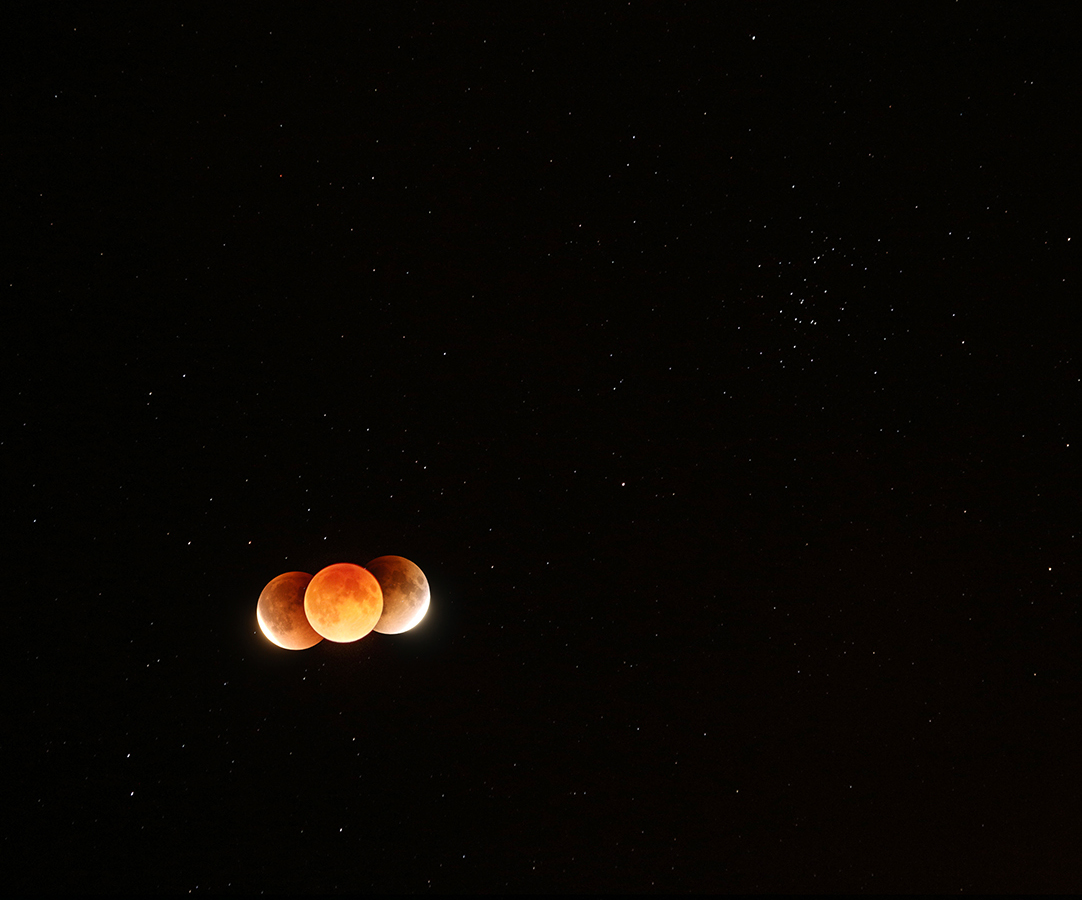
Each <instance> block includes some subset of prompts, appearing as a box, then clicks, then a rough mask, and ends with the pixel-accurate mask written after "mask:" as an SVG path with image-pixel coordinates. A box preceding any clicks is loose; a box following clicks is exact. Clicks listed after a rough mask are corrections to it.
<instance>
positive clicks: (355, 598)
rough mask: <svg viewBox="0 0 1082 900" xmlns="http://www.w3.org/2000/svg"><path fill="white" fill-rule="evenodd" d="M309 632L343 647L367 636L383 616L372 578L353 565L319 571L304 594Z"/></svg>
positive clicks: (377, 583)
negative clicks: (309, 626)
mask: <svg viewBox="0 0 1082 900" xmlns="http://www.w3.org/2000/svg"><path fill="white" fill-rule="evenodd" d="M304 612H305V613H306V614H307V616H308V621H309V622H310V623H311V625H312V628H314V629H315V630H316V632H317V633H318V634H320V635H322V636H323V637H325V638H326V639H327V640H329V641H336V642H338V643H342V644H346V643H349V642H351V641H357V640H360V639H361V638H363V637H364V636H365V635H366V634H368V633H369V632H370V631H371V630H372V628H373V627H374V626H375V624H376V623H377V622H378V621H379V617H380V616H381V615H382V613H383V591H382V590H381V589H380V586H379V582H378V581H377V580H376V578H375V576H374V575H373V574H372V573H371V572H369V571H368V570H367V569H365V568H362V567H361V566H355V565H354V564H353V563H335V564H334V565H331V566H327V567H326V568H325V569H320V570H319V571H318V572H316V574H315V575H314V576H313V577H312V580H311V582H309V584H308V588H307V590H305V592H304Z"/></svg>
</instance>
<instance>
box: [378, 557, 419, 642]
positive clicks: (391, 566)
mask: <svg viewBox="0 0 1082 900" xmlns="http://www.w3.org/2000/svg"><path fill="white" fill-rule="evenodd" d="M368 570H369V571H370V572H371V573H372V574H373V575H375V576H376V580H377V581H378V582H379V586H380V587H381V588H382V589H383V615H382V616H380V620H379V621H378V622H377V623H376V627H375V630H376V631H378V632H380V634H401V633H402V632H403V631H409V630H410V629H411V628H413V626H414V625H416V624H417V623H418V622H420V621H421V619H423V618H424V617H425V613H426V612H428V605H429V603H430V602H431V599H432V594H431V592H430V591H429V588H428V579H427V578H425V573H424V572H422V571H421V569H420V567H419V566H418V565H417V564H416V563H412V562H410V561H409V560H408V559H405V558H404V557H401V556H380V557H378V558H377V559H374V560H372V561H371V562H370V563H369V564H368Z"/></svg>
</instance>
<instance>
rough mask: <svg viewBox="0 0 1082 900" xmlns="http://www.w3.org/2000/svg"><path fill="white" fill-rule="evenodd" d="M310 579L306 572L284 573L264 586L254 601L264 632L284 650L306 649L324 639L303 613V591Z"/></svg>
mask: <svg viewBox="0 0 1082 900" xmlns="http://www.w3.org/2000/svg"><path fill="white" fill-rule="evenodd" d="M311 580H312V576H311V575H309V574H308V573H307V572H285V573H283V574H282V575H279V576H278V577H277V578H275V579H273V580H272V581H271V582H270V583H269V584H268V585H267V586H266V587H265V588H263V593H261V594H260V595H259V601H258V602H257V603H256V606H255V617H256V620H257V621H258V622H259V627H260V629H261V630H262V632H263V634H264V635H266V637H267V640H269V641H272V642H273V643H275V644H277V645H278V646H279V647H282V648H283V649H285V650H307V649H308V648H309V647H314V646H315V645H316V644H318V643H319V642H320V641H321V640H323V638H321V637H320V636H319V635H318V634H317V633H316V632H315V630H314V629H313V628H312V626H311V625H310V624H308V617H307V616H306V615H305V614H304V590H305V588H307V587H308V583H309V582H310V581H311Z"/></svg>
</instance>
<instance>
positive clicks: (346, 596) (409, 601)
mask: <svg viewBox="0 0 1082 900" xmlns="http://www.w3.org/2000/svg"><path fill="white" fill-rule="evenodd" d="M430 603H431V591H430V589H429V586H428V579H427V578H425V573H424V572H422V571H421V568H420V567H419V566H418V565H417V564H416V563H413V562H411V561H410V560H408V559H406V558H405V557H402V556H380V557H378V558H376V559H374V560H372V561H371V562H369V563H368V566H367V567H362V566H358V565H354V564H353V563H335V564H333V565H330V566H327V567H326V568H324V569H320V570H319V571H318V572H316V574H315V575H309V574H308V573H307V572H285V573H283V574H281V575H279V576H277V577H276V578H273V579H272V580H271V581H270V582H269V583H268V584H267V586H266V587H265V588H263V591H262V593H261V594H260V595H259V600H258V601H257V603H256V620H257V621H258V623H259V628H260V630H261V631H262V632H263V634H264V636H265V637H266V638H267V640H269V641H271V642H272V643H273V644H276V645H277V646H279V647H281V648H283V649H284V650H307V649H309V648H310V647H314V646H315V645H316V644H318V643H319V642H320V641H321V640H323V639H324V638H326V639H327V640H328V641H334V642H336V643H341V644H348V643H352V642H353V641H358V640H360V639H361V638H363V637H364V636H365V635H366V634H369V633H370V632H372V631H377V632H379V633H381V634H401V633H402V632H404V631H409V630H410V629H411V628H414V627H415V626H416V625H417V624H418V623H419V622H420V621H421V620H422V619H423V618H424V617H425V613H427V612H428V607H429V605H430Z"/></svg>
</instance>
